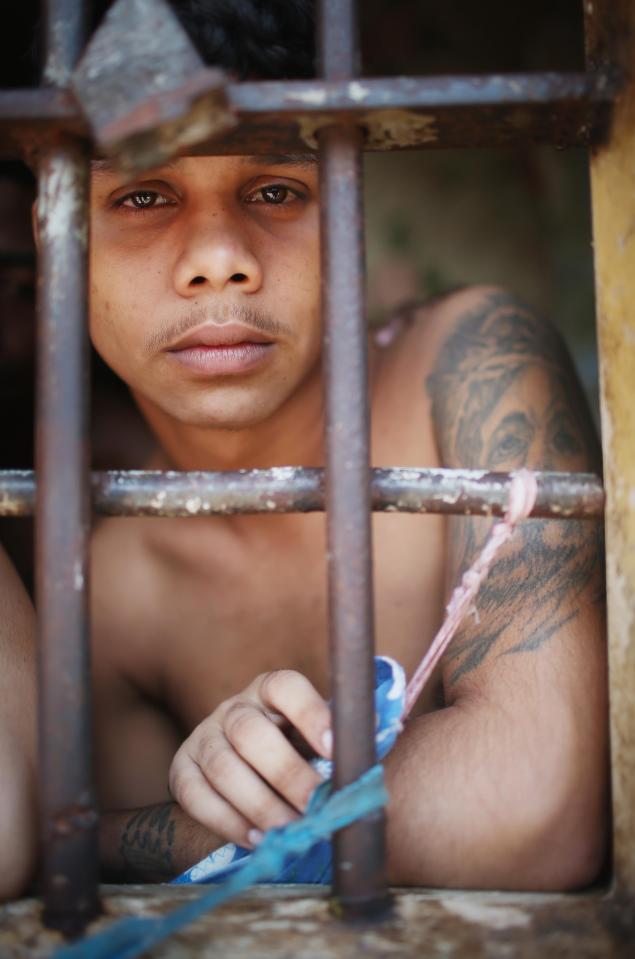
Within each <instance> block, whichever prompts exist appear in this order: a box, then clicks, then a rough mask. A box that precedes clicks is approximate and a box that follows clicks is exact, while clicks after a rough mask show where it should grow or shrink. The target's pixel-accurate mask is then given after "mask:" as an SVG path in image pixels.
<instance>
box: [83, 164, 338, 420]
mask: <svg viewBox="0 0 635 959" xmlns="http://www.w3.org/2000/svg"><path fill="white" fill-rule="evenodd" d="M317 200H318V197H317V165H316V164H314V163H311V162H306V163H302V162H299V163H296V162H293V163H292V162H285V161H284V158H275V157H274V158H270V159H269V158H262V157H261V158H256V157H185V158H182V159H179V160H177V161H175V162H174V163H173V164H169V165H167V166H165V167H161V168H158V169H156V170H152V171H151V172H149V173H147V174H143V175H142V176H140V177H138V178H137V179H135V180H132V181H131V180H126V179H125V177H124V176H123V175H121V174H119V173H116V172H113V171H112V170H111V169H109V168H108V167H105V168H103V169H100V167H99V165H96V168H95V169H94V171H93V175H92V188H91V274H90V276H91V301H90V302H91V308H90V327H91V336H92V340H93V343H94V345H95V347H96V349H97V351H98V352H99V353H100V354H101V356H102V357H103V359H104V360H105V361H106V362H107V363H108V364H109V366H111V367H112V369H113V370H115V372H116V373H118V374H119V376H121V377H122V379H123V380H125V382H126V383H128V385H129V386H130V387H131V389H132V391H133V393H134V394H135V396H136V397H137V399H138V401H139V403H140V405H141V407H142V408H143V409H144V410H145V411H146V413H148V415H149V416H150V417H151V418H156V417H159V418H163V417H166V416H167V417H169V418H172V419H174V420H177V421H179V422H181V423H187V424H190V425H197V426H207V425H209V426H216V427H224V428H230V429H240V428H245V427H249V426H252V425H256V424H257V423H259V422H261V421H263V420H264V419H266V418H267V417H268V416H270V415H271V414H272V413H274V412H275V411H276V410H277V409H278V408H280V407H281V406H282V405H283V404H284V403H285V401H286V400H287V399H289V397H291V396H292V395H293V394H295V392H296V391H297V390H298V389H299V388H300V387H301V386H302V384H303V383H305V382H306V381H308V380H309V378H310V376H311V374H313V373H315V372H316V370H317V368H318V361H319V355H320V342H321V331H320V322H319V235H318V202H317Z"/></svg>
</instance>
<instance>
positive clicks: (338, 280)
mask: <svg viewBox="0 0 635 959" xmlns="http://www.w3.org/2000/svg"><path fill="white" fill-rule="evenodd" d="M356 27H357V24H356V4H355V0H321V3H320V6H319V31H318V32H319V48H320V55H321V66H322V74H323V76H324V78H325V79H326V80H343V79H347V78H349V77H352V76H353V74H354V72H355V68H356V49H357V29H356ZM319 137H320V192H321V204H320V207H321V234H320V236H321V264H322V267H321V268H322V313H323V319H324V372H325V418H326V422H325V455H326V484H325V485H326V507H327V542H328V547H327V549H328V554H327V569H328V593H329V645H330V664H331V702H332V704H333V705H332V709H333V734H334V736H333V739H334V743H333V757H334V783H335V787H336V788H340V787H341V786H344V785H346V784H347V783H350V782H352V781H353V780H355V779H357V777H358V776H360V775H361V773H363V772H364V771H365V770H366V769H368V768H369V767H370V766H372V765H373V764H374V763H375V762H376V759H375V742H374V738H375V734H374V730H375V708H374V698H373V686H374V682H373V681H374V665H373V654H374V621H373V580H372V541H371V525H370V505H371V504H370V482H369V479H370V476H369V467H370V458H369V457H370V453H369V448H370V416H369V402H368V356H367V336H368V332H367V326H366V316H365V304H364V286H365V276H364V221H363V199H362V169H361V158H362V154H361V140H362V137H361V132H360V130H359V129H358V128H357V127H353V126H344V125H342V126H331V127H328V128H326V129H324V130H322V131H321V132H320V135H319ZM384 826H385V823H384V817H383V816H382V815H377V816H374V817H372V818H369V819H368V820H365V821H362V822H357V823H354V824H353V825H352V826H349V827H348V828H347V829H344V830H342V831H341V832H339V833H337V834H336V835H335V837H334V841H333V889H334V894H335V897H336V900H337V902H338V906H339V909H340V910H341V912H342V914H343V915H345V916H348V917H354V916H356V915H371V914H379V913H382V912H384V911H385V909H386V906H387V904H388V895H387V889H386V875H385V855H384V853H385V837H384V833H385V829H384Z"/></svg>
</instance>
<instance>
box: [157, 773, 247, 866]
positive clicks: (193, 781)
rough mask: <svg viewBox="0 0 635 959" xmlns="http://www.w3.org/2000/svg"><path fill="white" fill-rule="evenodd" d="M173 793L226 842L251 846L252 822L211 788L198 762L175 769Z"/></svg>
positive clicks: (177, 800)
mask: <svg viewBox="0 0 635 959" xmlns="http://www.w3.org/2000/svg"><path fill="white" fill-rule="evenodd" d="M170 793H171V794H172V796H173V798H174V799H175V800H176V802H177V803H178V804H179V806H180V807H181V808H182V809H183V810H184V811H185V812H186V813H187V814H188V816H191V818H192V819H194V820H195V821H196V822H199V823H200V824H201V825H202V826H205V828H206V829H209V830H210V832H212V833H214V835H215V836H218V837H219V838H220V839H222V840H223V841H224V842H235V843H237V845H239V846H248V847H250V846H251V845H252V843H251V842H250V839H249V833H250V832H251V830H252V824H251V823H250V822H248V820H246V819H245V818H244V816H241V815H240V813H239V812H238V811H237V810H236V809H234V808H233V806H231V805H230V803H228V802H227V801H226V800H225V799H223V798H222V797H221V796H219V795H218V793H217V792H216V791H215V790H214V789H212V788H211V786H210V784H209V783H208V781H207V780H206V779H205V776H204V775H203V773H202V772H201V770H200V769H199V768H198V766H196V765H195V764H194V763H192V762H189V761H188V764H187V770H183V771H181V770H179V769H178V767H177V768H175V769H174V771H173V773H171V775H170Z"/></svg>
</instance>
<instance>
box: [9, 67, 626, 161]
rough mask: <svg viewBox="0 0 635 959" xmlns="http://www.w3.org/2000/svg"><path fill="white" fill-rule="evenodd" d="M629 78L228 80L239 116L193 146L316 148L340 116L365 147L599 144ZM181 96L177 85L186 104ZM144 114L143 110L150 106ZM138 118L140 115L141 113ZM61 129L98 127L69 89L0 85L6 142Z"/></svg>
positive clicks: (232, 108) (605, 74) (599, 74)
mask: <svg viewBox="0 0 635 959" xmlns="http://www.w3.org/2000/svg"><path fill="white" fill-rule="evenodd" d="M190 80H191V78H190ZM620 82H621V81H620V79H619V77H618V76H617V75H616V74H615V71H612V70H610V69H608V68H606V67H602V68H599V69H598V70H597V71H595V72H593V73H588V74H585V73H536V74H511V75H500V76H494V77H483V76H461V77H452V76H448V77H383V78H376V77H373V78H368V79H366V78H364V79H362V80H339V81H325V80H312V81H307V80H294V81H285V82H282V81H276V80H273V81H271V80H268V81H259V82H246V83H228V84H227V86H226V88H225V96H226V103H227V111H229V114H231V115H233V116H235V117H236V119H237V120H238V121H239V122H238V125H237V126H236V127H235V128H233V129H230V128H227V129H226V131H225V132H224V133H220V132H219V129H218V128H215V130H214V135H213V138H209V137H208V138H207V139H205V138H203V139H202V140H201V141H200V142H197V143H196V144H194V145H190V146H189V147H188V151H189V152H191V153H198V154H205V153H208V154H232V153H233V154H240V153H249V154H257V153H272V152H273V153H298V152H302V151H306V150H309V149H317V138H316V133H317V131H318V130H319V129H320V128H321V127H324V126H328V125H330V124H332V123H334V122H337V121H338V119H339V118H348V119H350V120H354V121H355V122H356V123H357V124H359V125H360V126H361V128H362V131H363V148H364V149H366V150H397V149H403V148H430V147H434V148H437V147H438V148H447V147H486V146H509V145H511V144H514V143H517V142H519V141H520V142H526V143H536V144H555V145H557V146H562V147H565V146H590V145H593V144H597V143H601V142H602V141H603V139H604V137H605V133H606V129H607V127H608V124H609V121H610V114H611V104H612V102H613V100H614V98H615V96H616V94H617V93H618V92H619V89H620ZM186 90H187V88H186V87H184V89H183V97H182V98H181V99H183V100H185V99H186V98H187V97H186ZM213 95H214V96H215V95H216V94H215V93H213ZM187 96H191V92H190V93H188V94H187ZM179 98H180V95H178V94H177V95H176V101H177V103H178V101H179ZM168 101H169V97H168ZM134 103H136V100H135V101H134ZM148 104H149V106H148V111H149V112H148V119H150V118H151V120H152V123H153V124H154V123H155V121H156V119H157V104H156V103H155V102H154V101H152V100H150V101H148ZM122 109H123V108H122ZM152 111H154V112H152ZM212 112H213V111H212ZM126 113H127V111H126ZM140 117H141V119H144V113H143V109H142V111H141V114H140ZM133 119H134V123H136V122H137V118H136V115H133ZM223 122H224V121H223ZM115 129H116V128H115ZM59 130H68V131H70V132H74V133H81V132H83V133H84V134H85V135H88V133H89V124H87V122H86V119H85V118H84V116H83V114H82V112H81V110H80V108H79V106H78V104H77V103H76V101H75V99H74V98H73V97H72V95H71V94H70V93H69V92H65V93H64V92H62V91H59V92H57V91H56V92H55V93H53V92H51V91H47V90H44V89H39V90H38V89H36V90H15V91H4V92H2V91H0V149H2V150H4V151H9V152H11V151H13V152H15V151H16V144H17V141H18V139H19V137H20V136H22V137H23V138H24V139H26V140H28V139H29V138H32V137H33V136H34V135H35V134H36V133H37V132H38V131H40V133H42V132H46V131H49V132H50V131H59Z"/></svg>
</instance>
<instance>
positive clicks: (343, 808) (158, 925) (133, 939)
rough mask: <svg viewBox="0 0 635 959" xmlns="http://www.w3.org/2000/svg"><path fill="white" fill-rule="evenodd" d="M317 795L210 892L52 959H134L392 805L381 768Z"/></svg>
mask: <svg viewBox="0 0 635 959" xmlns="http://www.w3.org/2000/svg"><path fill="white" fill-rule="evenodd" d="M316 792H318V793H319V796H318V797H315V794H314V799H313V802H312V805H313V807H314V808H313V811H312V812H311V813H310V814H309V813H307V814H306V815H305V816H303V817H302V818H301V819H298V820H296V821H295V822H292V823H289V824H288V825H287V826H284V827H282V828H281V829H271V830H270V831H269V832H268V833H267V834H266V835H265V838H264V839H263V841H262V843H261V844H260V845H259V846H258V848H257V849H256V850H255V851H254V852H253V853H252V854H251V855H250V856H249V857H245V858H244V859H243V861H242V863H239V865H238V867H237V868H236V869H235V870H234V871H233V872H232V873H231V875H229V876H227V878H226V880H225V882H224V883H223V884H221V885H218V886H216V885H215V886H214V888H213V889H212V890H211V891H209V892H206V893H204V894H203V895H201V896H199V897H198V898H197V899H195V900H193V901H190V902H187V903H186V904H185V905H184V906H179V907H178V908H177V909H173V910H172V912H169V913H168V914H167V915H166V916H157V917H140V916H128V917H127V918H125V919H119V920H118V921H117V922H114V923H113V924H112V925H111V926H109V927H108V928H107V929H104V930H102V931H101V932H98V933H96V934H95V935H93V936H89V937H88V938H87V939H82V940H81V941H80V942H76V943H73V944H72V945H70V946H62V948H61V949H58V950H57V951H56V952H54V953H53V955H52V957H51V959H135V957H136V956H140V955H141V954H142V953H144V952H146V950H148V949H151V948H152V947H153V946H156V945H157V944H158V943H160V942H162V941H163V940H164V939H166V938H167V937H168V936H171V935H173V934H174V933H176V932H178V931H179V930H180V929H182V928H184V927H185V926H187V925H189V924H190V923H192V922H194V921H195V920H196V919H198V918H199V917H200V916H202V915H203V914H204V913H206V912H208V911H209V910H210V909H213V908H214V907H215V906H218V905H220V904H221V903H223V902H225V901H226V900H227V899H230V898H231V897H232V896H235V895H237V893H239V892H242V890H243V889H245V888H246V887H247V886H251V885H253V883H256V882H262V881H263V880H265V879H267V878H268V877H270V876H275V875H276V874H277V873H280V871H281V870H283V869H285V868H286V866H287V864H288V863H289V862H290V861H291V860H293V859H294V858H297V857H301V856H302V855H303V854H304V853H306V852H307V851H308V850H309V849H311V848H313V846H314V845H315V843H316V841H319V840H322V839H325V838H326V837H327V836H330V835H331V834H332V833H334V832H336V831H337V830H338V829H343V828H344V826H349V825H350V824H351V823H352V822H355V820H357V819H361V818H363V817H364V816H368V815H369V814H370V813H373V812H375V811H376V810H377V809H380V808H381V807H382V806H384V805H385V804H386V802H387V801H388V795H387V793H386V790H385V788H384V776H383V769H382V767H381V766H373V767H372V769H369V770H368V771H367V772H365V773H364V774H363V776H360V778H359V779H358V780H357V781H356V782H354V783H351V784H350V786H345V787H344V788H343V789H340V790H338V792H336V793H333V794H330V790H329V786H328V784H326V783H324V784H323V785H322V786H319V787H318V789H317V790H316Z"/></svg>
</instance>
